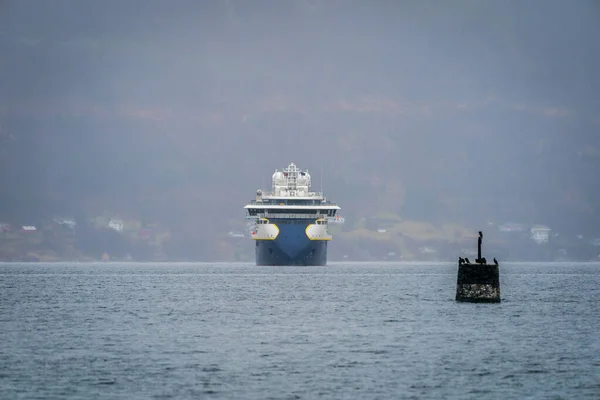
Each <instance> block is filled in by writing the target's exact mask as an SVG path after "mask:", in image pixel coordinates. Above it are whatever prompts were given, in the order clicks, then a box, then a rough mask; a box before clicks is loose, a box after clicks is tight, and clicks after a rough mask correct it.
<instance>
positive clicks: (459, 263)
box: [458, 257, 465, 265]
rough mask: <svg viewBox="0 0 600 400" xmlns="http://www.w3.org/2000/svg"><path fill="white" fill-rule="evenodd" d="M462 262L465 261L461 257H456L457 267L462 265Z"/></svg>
mask: <svg viewBox="0 0 600 400" xmlns="http://www.w3.org/2000/svg"><path fill="white" fill-rule="evenodd" d="M464 262H465V260H463V258H462V257H458V265H463V263H464Z"/></svg>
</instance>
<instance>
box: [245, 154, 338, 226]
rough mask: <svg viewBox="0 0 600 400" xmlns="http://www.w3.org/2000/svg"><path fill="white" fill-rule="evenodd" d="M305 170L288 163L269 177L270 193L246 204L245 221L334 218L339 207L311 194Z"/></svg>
mask: <svg viewBox="0 0 600 400" xmlns="http://www.w3.org/2000/svg"><path fill="white" fill-rule="evenodd" d="M310 186H311V177H310V174H309V173H308V170H305V171H303V170H301V169H299V168H298V167H297V166H296V165H295V164H294V163H291V164H289V165H288V166H287V168H284V169H283V170H281V171H278V170H275V173H274V174H273V176H272V185H271V192H270V193H263V191H262V190H261V189H259V190H257V191H256V200H253V201H251V202H250V203H248V204H247V205H246V206H245V207H244V208H245V209H246V210H247V216H246V218H259V217H261V216H270V217H272V218H322V217H334V216H335V215H336V213H337V210H339V209H340V207H339V206H338V205H337V204H334V203H331V202H329V201H327V199H326V198H325V196H323V193H321V192H311V190H310Z"/></svg>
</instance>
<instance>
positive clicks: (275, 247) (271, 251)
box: [255, 219, 327, 266]
mask: <svg viewBox="0 0 600 400" xmlns="http://www.w3.org/2000/svg"><path fill="white" fill-rule="evenodd" d="M270 221H271V223H274V224H276V225H277V227H278V228H279V235H278V236H277V238H276V239H275V240H256V245H255V246H256V247H255V251H256V265H282V266H287V265H306V266H311V265H327V241H326V240H310V239H309V238H308V237H307V236H306V232H305V231H306V227H307V226H308V224H310V223H312V221H293V220H276V219H271V220H270Z"/></svg>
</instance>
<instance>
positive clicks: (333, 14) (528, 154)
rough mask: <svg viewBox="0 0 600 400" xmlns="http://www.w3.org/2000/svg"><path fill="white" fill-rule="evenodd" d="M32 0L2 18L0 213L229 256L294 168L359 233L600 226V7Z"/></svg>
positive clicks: (19, 220)
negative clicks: (108, 227) (369, 221)
mask: <svg viewBox="0 0 600 400" xmlns="http://www.w3.org/2000/svg"><path fill="white" fill-rule="evenodd" d="M49 3H51V2H49ZM23 4H24V5H23ZM28 4H29V5H30V6H31V4H33V3H29V2H26V1H25V2H23V3H21V5H18V4H17V3H16V2H15V3H12V4H9V6H6V7H4V8H3V9H0V13H1V19H0V22H2V24H1V25H0V26H2V27H3V28H2V30H1V32H0V51H1V54H3V58H2V60H0V74H1V76H2V77H3V80H2V82H1V83H0V90H1V93H2V97H1V100H0V185H1V187H2V191H1V195H0V196H1V199H0V220H5V221H8V222H11V223H13V224H17V225H19V224H24V223H25V222H27V221H40V220H43V219H44V218H49V217H50V218H51V217H52V216H53V215H56V214H60V215H71V216H75V217H77V218H80V219H86V218H89V217H90V216H96V215H100V214H102V213H104V212H107V211H109V212H113V213H115V214H118V215H125V216H127V217H128V218H131V219H135V220H139V221H149V222H152V223H157V224H160V225H161V226H164V227H165V229H168V230H169V231H170V233H171V244H170V246H171V248H172V249H176V250H172V252H173V253H174V254H175V253H176V254H179V255H182V256H183V255H185V256H186V257H188V258H190V257H191V258H194V257H195V258H200V257H206V258H219V257H220V256H221V255H222V254H221V253H219V252H220V251H221V250H219V249H222V248H223V245H222V242H223V238H222V236H221V235H224V234H225V233H226V232H227V231H229V230H231V229H243V225H244V221H243V217H244V215H243V210H242V207H243V205H244V204H245V202H246V201H248V200H249V199H250V198H251V197H252V195H253V193H254V192H255V190H256V189H257V188H258V187H260V186H268V185H269V183H270V181H269V180H270V176H271V174H272V172H273V170H274V169H275V168H282V167H284V166H285V165H287V164H288V163H289V162H292V161H293V162H295V163H296V164H297V165H299V166H300V167H302V168H308V169H309V171H310V172H311V174H312V176H313V183H314V185H316V186H317V187H320V185H321V180H323V182H322V185H323V188H324V190H325V192H326V194H327V195H328V196H329V197H330V198H331V199H333V200H335V201H337V202H339V203H340V205H341V206H342V208H343V214H344V215H345V216H346V217H347V219H348V221H349V223H352V224H357V223H358V221H360V219H361V218H369V217H372V216H376V215H378V214H381V213H388V214H392V215H395V216H397V217H398V218H400V219H402V220H404V221H417V222H422V223H431V224H433V226H435V227H438V228H439V229H440V230H442V227H443V226H444V224H453V225H455V226H457V227H462V228H466V229H475V228H476V227H480V226H482V225H483V224H486V223H487V222H488V221H494V222H495V223H501V222H507V221H518V222H522V223H526V224H535V223H541V224H546V225H548V226H551V227H552V229H553V230H555V231H560V232H566V233H569V234H586V235H594V234H599V230H598V228H597V226H599V225H600V212H599V206H598V204H600V186H599V185H598V184H597V182H598V180H597V173H598V171H600V135H599V133H600V132H599V130H600V120H599V119H598V115H600V113H599V111H600V107H599V101H598V95H597V93H599V89H600V83H599V78H598V73H597V71H598V70H600V62H599V60H598V54H600V47H599V46H600V45H599V43H600V41H598V40H596V39H597V38H598V37H600V28H598V27H599V26H600V24H595V23H594V22H595V21H596V20H595V19H594V18H595V17H594V14H593V12H588V13H587V14H586V13H585V11H586V7H589V9H588V11H590V10H591V11H594V10H595V11H597V10H598V8H597V7H595V6H594V3H593V2H590V3H585V2H583V3H580V4H578V5H576V6H575V5H574V6H573V7H572V8H570V9H568V10H565V9H564V8H563V6H562V4H563V3H560V2H548V3H547V6H546V7H547V8H546V9H545V13H543V15H541V14H540V13H538V12H537V11H538V10H536V9H533V8H532V9H528V8H527V7H528V6H526V5H522V4H520V3H515V4H512V3H510V4H509V3H506V4H504V5H499V4H496V5H494V3H485V4H484V3H479V2H469V1H465V2H459V5H460V6H459V7H449V6H444V5H439V4H437V3H433V2H432V3H427V2H405V3H403V5H400V3H397V2H380V3H378V5H377V6H369V7H367V3H364V2H338V1H326V2H308V1H296V2H283V3H280V4H279V5H277V6H272V5H270V6H269V5H268V4H267V2H264V4H263V3H262V2H253V3H252V5H249V4H250V3H244V2H234V1H230V2H206V5H204V6H200V5H198V4H197V3H194V2H191V3H189V2H178V3H177V5H176V6H175V5H174V6H172V7H166V6H165V5H164V4H165V3H161V2H152V1H149V2H147V4H146V5H145V6H144V7H142V8H141V9H138V8H135V7H133V6H132V5H131V4H133V3H131V4H130V3H128V2H107V3H106V4H105V5H104V6H102V7H101V6H99V5H93V3H85V5H81V4H83V3H81V4H80V5H77V4H79V3H75V2H74V3H72V5H71V6H72V7H69V8H61V9H60V10H58V9H57V8H56V7H54V8H53V7H50V6H44V5H43V4H42V3H39V2H38V3H35V4H36V7H29V8H28V6H27V5H28ZM44 4H45V3H44ZM65 4H66V3H65ZM269 4H270V3H269ZM91 7H94V8H95V9H92V8H91ZM517 15H518V16H517ZM596 16H597V15H596ZM42 17H44V18H42ZM43 21H45V22H43ZM52 21H53V22H52ZM576 22H577V23H576ZM596 22H597V21H596ZM557 25H559V26H563V27H564V29H558V28H557ZM594 38H596V39H594ZM321 170H322V171H323V174H322V175H321ZM237 221H239V222H237ZM353 229H359V227H357V226H354V227H351V226H346V227H344V230H347V231H351V230H353ZM220 246H221V247H220ZM227 246H229V245H225V247H224V249H222V252H224V253H227V252H228V251H230V250H231V249H230V248H228V247H227ZM228 249H229V250H228Z"/></svg>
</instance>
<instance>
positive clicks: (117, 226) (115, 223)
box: [108, 219, 123, 232]
mask: <svg viewBox="0 0 600 400" xmlns="http://www.w3.org/2000/svg"><path fill="white" fill-rule="evenodd" d="M108 227H109V228H111V229H114V230H115V231H117V232H121V231H123V221H121V220H120V219H111V220H110V222H109V223H108Z"/></svg>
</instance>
